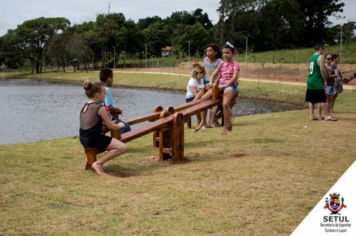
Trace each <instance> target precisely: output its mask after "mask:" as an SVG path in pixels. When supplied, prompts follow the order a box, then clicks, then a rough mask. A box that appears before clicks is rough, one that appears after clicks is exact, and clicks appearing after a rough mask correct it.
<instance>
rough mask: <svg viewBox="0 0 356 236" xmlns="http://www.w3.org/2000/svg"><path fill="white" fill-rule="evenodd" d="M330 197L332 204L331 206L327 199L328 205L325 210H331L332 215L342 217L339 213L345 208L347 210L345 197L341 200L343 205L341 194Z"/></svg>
mask: <svg viewBox="0 0 356 236" xmlns="http://www.w3.org/2000/svg"><path fill="white" fill-rule="evenodd" d="M329 196H330V204H329V200H328V198H327V197H326V200H325V203H326V205H325V206H324V209H326V208H327V209H329V211H331V214H330V215H336V214H337V215H341V214H340V213H339V211H341V209H342V208H343V207H345V208H346V206H345V205H344V197H342V198H341V203H340V194H338V193H333V194H329Z"/></svg>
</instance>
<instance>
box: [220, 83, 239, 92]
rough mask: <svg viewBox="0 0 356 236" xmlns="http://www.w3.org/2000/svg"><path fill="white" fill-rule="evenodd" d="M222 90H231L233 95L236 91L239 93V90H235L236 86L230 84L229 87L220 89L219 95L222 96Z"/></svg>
mask: <svg viewBox="0 0 356 236" xmlns="http://www.w3.org/2000/svg"><path fill="white" fill-rule="evenodd" d="M219 85H225V84H220V83H219ZM224 90H231V91H232V92H233V93H234V94H235V93H236V92H237V91H239V90H238V89H237V85H236V84H231V85H229V86H227V87H226V88H224V89H220V94H223V93H224Z"/></svg>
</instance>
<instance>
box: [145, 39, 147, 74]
mask: <svg viewBox="0 0 356 236" xmlns="http://www.w3.org/2000/svg"><path fill="white" fill-rule="evenodd" d="M145 55H146V71H147V44H145Z"/></svg>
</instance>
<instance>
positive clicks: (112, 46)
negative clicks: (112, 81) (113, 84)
mask: <svg viewBox="0 0 356 236" xmlns="http://www.w3.org/2000/svg"><path fill="white" fill-rule="evenodd" d="M112 47H113V48H114V69H116V60H115V58H116V49H115V46H112Z"/></svg>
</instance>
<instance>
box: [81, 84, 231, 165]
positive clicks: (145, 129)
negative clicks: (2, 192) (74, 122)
mask: <svg viewBox="0 0 356 236" xmlns="http://www.w3.org/2000/svg"><path fill="white" fill-rule="evenodd" d="M212 89H213V94H212V95H213V96H212V99H210V100H207V101H203V102H201V101H199V100H198V101H193V102H189V103H184V104H182V105H179V106H177V107H167V108H166V109H165V110H163V108H162V107H160V106H157V107H155V109H154V112H152V113H149V114H147V115H144V116H140V117H136V118H133V119H130V120H127V121H125V122H126V123H128V124H129V125H134V124H138V123H142V122H145V121H150V122H151V123H149V124H146V125H144V126H141V127H139V128H137V129H134V130H131V131H129V132H127V133H124V134H121V133H120V130H112V131H111V137H113V138H116V139H118V140H120V141H121V142H123V143H127V142H130V141H132V140H135V139H137V138H140V137H142V136H144V135H146V134H149V133H152V132H153V147H158V148H159V160H160V161H163V160H166V159H169V158H172V162H173V163H179V162H183V161H184V123H186V122H188V121H189V119H190V117H191V116H193V115H195V114H196V113H198V112H201V111H204V110H206V109H209V108H212V107H214V106H216V105H219V104H221V103H222V97H221V95H220V91H219V89H218V86H217V85H214V87H213V88H212ZM232 100H236V99H232ZM108 131H109V129H108V128H107V127H106V126H103V133H106V132H108ZM84 150H85V154H86V156H87V160H86V163H85V167H84V169H86V170H90V169H91V165H92V164H93V163H94V162H95V161H96V155H97V154H99V153H102V152H104V151H105V149H102V148H90V147H86V146H84Z"/></svg>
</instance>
